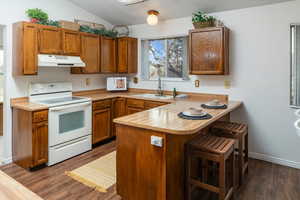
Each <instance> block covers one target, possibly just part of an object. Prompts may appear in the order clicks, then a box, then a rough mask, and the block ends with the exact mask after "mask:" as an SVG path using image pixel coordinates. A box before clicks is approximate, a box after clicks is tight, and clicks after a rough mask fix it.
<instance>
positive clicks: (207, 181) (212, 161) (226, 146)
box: [185, 135, 235, 200]
mask: <svg viewBox="0 0 300 200" xmlns="http://www.w3.org/2000/svg"><path fill="white" fill-rule="evenodd" d="M234 144H235V140H232V139H228V138H223V137H216V136H213V135H203V136H200V137H197V138H195V139H193V140H192V141H191V142H189V143H187V144H186V149H185V162H186V163H185V164H186V200H191V199H192V192H193V190H194V189H195V188H201V189H204V190H205V191H210V192H214V193H217V194H218V195H219V200H229V199H230V198H231V197H233V194H234V180H235V175H234V170H235V167H234V163H235V160H234V159H235V157H234ZM195 159H197V164H198V162H199V163H201V164H200V166H201V167H200V171H201V173H200V174H199V175H194V174H193V172H194V168H195V166H194V163H193V160H195Z"/></svg>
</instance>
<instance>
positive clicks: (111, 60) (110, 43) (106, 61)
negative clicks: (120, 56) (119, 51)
mask: <svg viewBox="0 0 300 200" xmlns="http://www.w3.org/2000/svg"><path fill="white" fill-rule="evenodd" d="M100 46H101V52H100V54H101V72H102V73H115V72H117V65H116V59H117V58H116V39H114V38H109V37H103V36H102V37H101V42H100Z"/></svg>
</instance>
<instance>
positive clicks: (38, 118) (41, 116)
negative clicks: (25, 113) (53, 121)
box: [32, 110, 48, 123]
mask: <svg viewBox="0 0 300 200" xmlns="http://www.w3.org/2000/svg"><path fill="white" fill-rule="evenodd" d="M32 119H33V122H34V123H37V122H42V121H47V120H48V110H43V111H38V112H34V113H33V116H32Z"/></svg>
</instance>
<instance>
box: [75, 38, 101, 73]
mask: <svg viewBox="0 0 300 200" xmlns="http://www.w3.org/2000/svg"><path fill="white" fill-rule="evenodd" d="M80 35H81V36H80V37H81V59H82V60H83V62H84V63H85V64H86V67H83V68H82V67H76V68H72V69H71V72H72V73H73V74H94V73H99V72H100V56H99V55H100V45H99V44H100V38H99V36H98V35H95V34H89V33H81V34H80Z"/></svg>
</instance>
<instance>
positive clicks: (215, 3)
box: [70, 0, 289, 25]
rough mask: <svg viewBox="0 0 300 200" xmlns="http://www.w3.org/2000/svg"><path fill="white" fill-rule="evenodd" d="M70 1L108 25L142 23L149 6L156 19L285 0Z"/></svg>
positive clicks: (144, 20) (144, 21)
mask: <svg viewBox="0 0 300 200" xmlns="http://www.w3.org/2000/svg"><path fill="white" fill-rule="evenodd" d="M70 1H71V2H73V3H75V4H76V5H78V6H80V7H82V8H84V9H86V10H87V11H89V12H91V13H93V14H95V15H97V16H99V17H101V18H102V19H104V20H106V21H108V22H110V23H111V24H114V25H116V24H126V25H131V24H143V23H146V17H147V11H148V10H151V9H154V10H158V11H159V12H160V19H161V20H166V19H173V18H180V17H187V16H191V14H192V13H193V12H195V11H197V10H201V11H203V12H207V13H210V12H218V11H224V10H232V9H239V8H247V7H253V6H260V5H266V4H272V3H279V2H284V1H289V0H147V1H145V2H143V3H140V4H136V5H131V6H125V5H123V4H122V3H120V2H118V0H70Z"/></svg>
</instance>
